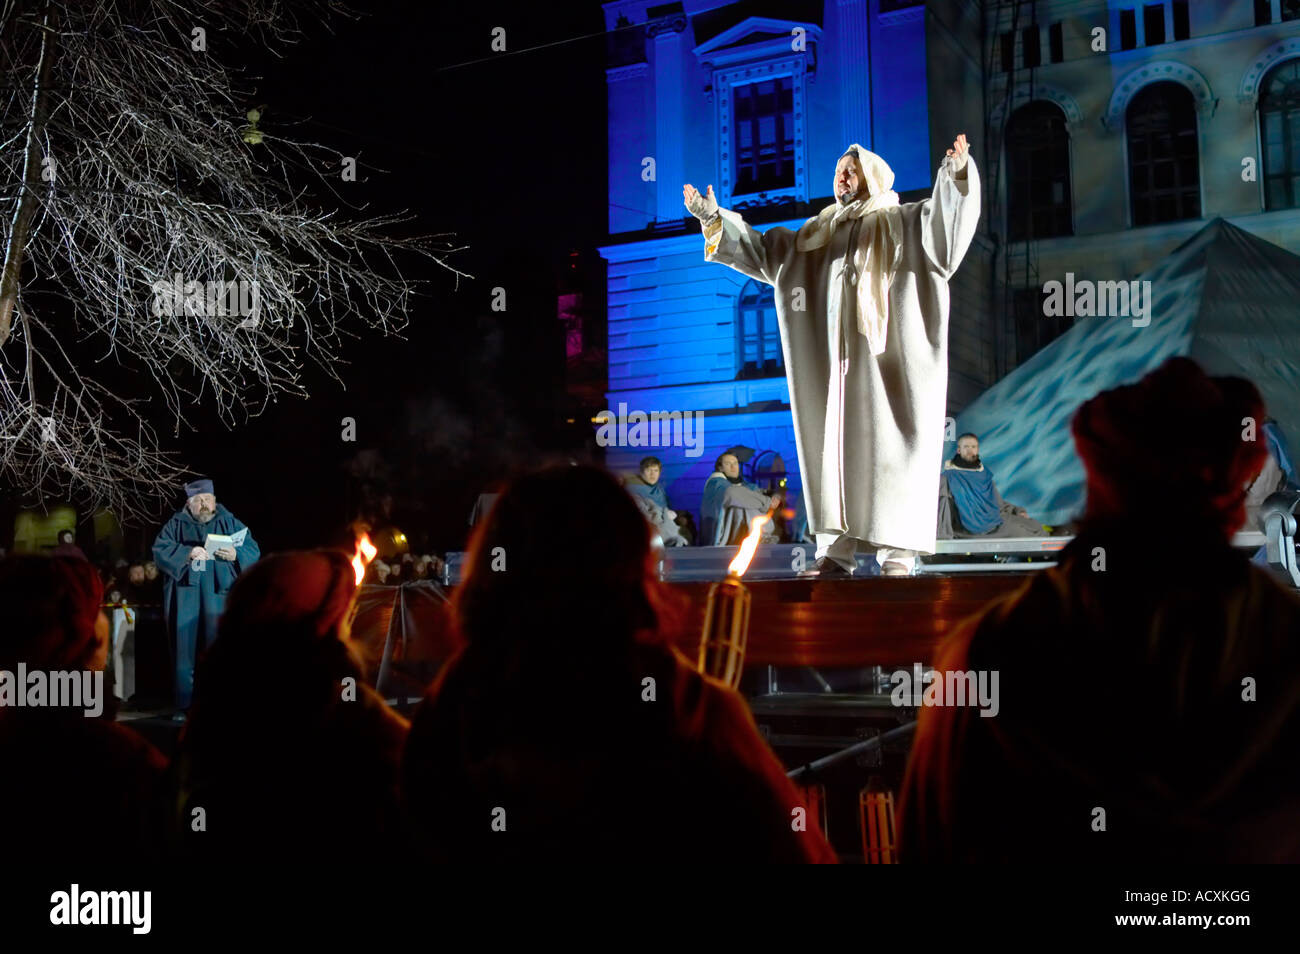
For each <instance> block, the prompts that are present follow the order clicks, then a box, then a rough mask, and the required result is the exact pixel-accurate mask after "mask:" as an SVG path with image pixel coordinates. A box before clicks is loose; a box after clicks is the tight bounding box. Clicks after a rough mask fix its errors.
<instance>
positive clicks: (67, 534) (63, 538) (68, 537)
mask: <svg viewBox="0 0 1300 954" xmlns="http://www.w3.org/2000/svg"><path fill="white" fill-rule="evenodd" d="M59 542H60V543H75V542H76V535H75V534H74V533H73V532H72V531H71V530H60V531H59Z"/></svg>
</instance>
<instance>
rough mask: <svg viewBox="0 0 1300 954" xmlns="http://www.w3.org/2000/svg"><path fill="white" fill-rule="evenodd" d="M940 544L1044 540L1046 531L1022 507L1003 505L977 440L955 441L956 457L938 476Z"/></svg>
mask: <svg viewBox="0 0 1300 954" xmlns="http://www.w3.org/2000/svg"><path fill="white" fill-rule="evenodd" d="M937 536H938V538H939V539H940V540H952V539H954V538H957V537H1044V536H1047V530H1046V529H1044V527H1043V525H1042V524H1041V523H1039V522H1038V521H1036V520H1034V519H1033V518H1032V517H1030V516H1029V513H1028V511H1026V510H1025V508H1024V507H1017V506H1016V505H1015V504H1011V503H1007V502H1006V501H1005V500H1003V499H1002V495H1001V494H1000V493H998V488H997V484H995V483H994V482H993V471H991V470H989V469H988V468H987V467H985V466H984V462H983V461H981V460H980V444H979V438H977V437H976V436H975V435H974V434H963V435H961V437H959V438H957V454H956V456H954V457H953V459H952V460H948V461H944V464H943V471H942V472H941V474H940V475H939V526H938V533H937Z"/></svg>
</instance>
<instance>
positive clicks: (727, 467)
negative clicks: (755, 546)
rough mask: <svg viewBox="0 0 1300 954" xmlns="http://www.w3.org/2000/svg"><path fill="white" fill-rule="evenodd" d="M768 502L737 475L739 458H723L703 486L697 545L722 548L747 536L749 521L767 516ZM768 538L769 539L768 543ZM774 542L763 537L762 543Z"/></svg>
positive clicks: (770, 535) (767, 497)
mask: <svg viewBox="0 0 1300 954" xmlns="http://www.w3.org/2000/svg"><path fill="white" fill-rule="evenodd" d="M771 506H772V499H771V497H770V496H769V495H767V494H765V493H763V492H762V491H761V490H759V489H758V487H757V486H756V485H755V484H751V483H749V482H748V481H746V480H745V478H743V477H742V476H741V475H740V458H738V457H737V456H736V455H735V454H730V453H728V454H723V455H721V456H720V457H719V458H718V459H717V461H716V462H715V463H714V470H713V473H712V474H710V475H709V479H708V480H707V481H705V483H704V497H703V499H702V501H701V502H700V544H701V545H702V546H712V547H725V546H730V545H731V544H732V543H735V542H736V539H737V538H743V537H744V535H745V534H747V533H748V532H749V521H750V520H751V519H753V518H754V517H760V516H762V515H763V514H765V513H767V511H768V509H769V508H770V507H771ZM769 538H771V539H769ZM774 540H775V537H774V536H773V535H772V534H766V533H765V534H764V535H763V542H764V543H770V542H773V541H774Z"/></svg>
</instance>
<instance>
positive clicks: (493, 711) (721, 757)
mask: <svg viewBox="0 0 1300 954" xmlns="http://www.w3.org/2000/svg"><path fill="white" fill-rule="evenodd" d="M555 513H563V514H567V515H569V521H570V522H569V524H568V531H569V532H568V533H567V534H566V537H565V542H564V543H563V544H557V543H556V542H555V538H554V535H553V534H551V533H550V532H549V531H548V530H547V527H548V525H549V524H550V522H551V521H552V520H553V515H554V514H555ZM466 566H467V570H466V576H465V578H464V580H463V581H462V583H461V584H460V586H459V587H458V588H457V590H456V593H455V597H454V599H453V617H454V622H455V625H456V627H457V630H458V632H459V635H460V638H461V639H462V640H463V645H462V647H461V648H460V650H459V651H458V652H457V654H456V655H455V656H454V657H453V658H452V659H451V661H450V662H448V664H447V665H446V666H445V667H444V669H443V671H442V672H441V673H440V674H439V676H438V677H437V679H436V680H435V681H434V684H433V686H432V687H431V688H430V690H429V693H428V695H427V697H426V698H425V700H424V701H423V702H422V703H421V705H420V707H419V709H418V710H417V711H416V713H415V716H414V718H413V719H412V725H411V734H410V737H409V740H408V742H407V747H406V752H405V755H404V759H403V770H402V777H403V798H404V801H405V810H406V813H407V816H408V818H409V822H410V826H411V828H412V830H413V833H414V847H415V848H416V850H417V851H418V852H420V854H421V855H423V857H425V858H426V859H428V860H432V861H506V862H538V861H555V860H563V861H565V862H566V863H572V862H582V861H595V860H597V859H599V860H604V861H608V860H611V859H612V860H636V861H638V862H643V861H644V862H654V861H660V862H672V863H675V864H677V863H683V862H688V863H689V862H691V861H713V862H760V863H761V862H833V861H835V855H834V852H833V851H832V850H831V848H830V846H829V845H828V844H827V843H826V841H825V840H824V839H823V837H822V836H821V834H820V833H818V832H817V831H816V830H815V828H814V827H813V826H808V830H807V831H801V830H796V829H799V828H802V827H803V826H801V825H799V824H797V819H798V818H799V817H800V816H801V815H803V814H805V813H801V812H798V811H796V810H797V809H800V808H804V807H805V806H804V805H803V804H802V801H801V799H800V797H799V795H798V793H797V792H796V790H795V788H794V786H793V785H792V784H791V782H790V781H789V779H787V778H786V775H785V771H784V769H783V768H782V766H781V763H780V762H779V761H778V760H777V758H776V756H775V755H774V754H773V753H772V751H771V749H770V748H768V746H767V744H766V743H765V742H764V741H763V739H762V737H761V736H760V735H759V733H758V727H757V726H756V725H755V723H754V719H753V717H752V715H751V714H750V712H749V709H748V707H747V706H746V705H745V701H744V700H743V699H742V698H741V697H740V695H738V694H737V693H735V692H734V691H732V690H731V689H729V688H727V687H726V686H724V685H723V684H722V683H720V682H717V681H716V680H714V679H711V678H709V677H707V676H703V675H701V674H700V673H698V672H697V671H696V670H695V668H694V667H693V666H692V665H691V664H690V663H689V662H687V660H686V659H685V658H684V657H683V656H682V655H681V654H680V653H679V652H677V650H676V649H674V648H673V647H672V646H671V645H670V643H669V641H668V639H667V638H666V636H667V634H670V633H672V632H673V628H674V627H676V626H680V625H681V624H682V618H683V616H684V614H683V612H682V607H681V604H680V603H678V602H676V601H675V600H673V599H671V598H670V597H669V595H668V593H667V591H666V590H665V589H664V588H663V587H661V585H660V584H659V583H658V581H657V579H656V577H655V573H654V569H653V556H652V550H651V546H650V529H649V527H648V525H647V524H646V522H645V520H644V519H643V518H642V517H641V514H640V513H639V511H638V510H637V508H636V505H635V504H634V503H633V502H632V500H631V499H630V498H629V496H628V495H627V493H626V492H624V491H623V489H622V488H621V487H620V486H619V484H618V482H617V481H616V480H615V479H614V478H613V477H612V476H610V475H609V474H606V473H604V472H603V471H600V470H597V469H595V468H591V467H580V466H561V467H557V468H551V469H547V470H542V471H539V472H537V473H533V474H531V475H528V476H525V477H523V478H521V479H520V480H518V481H516V482H515V483H514V484H512V485H511V486H509V487H508V488H507V489H506V490H505V492H504V493H503V494H502V495H501V497H500V498H499V499H498V500H497V501H496V504H495V506H494V507H493V508H492V510H491V512H490V513H489V514H488V516H487V519H486V520H485V521H484V522H482V523H480V524H479V525H478V526H477V527H476V529H475V533H474V537H473V539H472V541H471V545H470V550H469V554H468V557H467V563H466Z"/></svg>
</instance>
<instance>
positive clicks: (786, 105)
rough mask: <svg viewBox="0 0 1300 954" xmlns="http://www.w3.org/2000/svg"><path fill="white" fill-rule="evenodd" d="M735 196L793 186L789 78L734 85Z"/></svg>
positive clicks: (792, 128) (792, 122)
mask: <svg viewBox="0 0 1300 954" xmlns="http://www.w3.org/2000/svg"><path fill="white" fill-rule="evenodd" d="M734 94H735V116H736V128H735V142H736V160H735V162H736V167H735V168H736V186H735V189H734V192H735V194H738V195H741V194H747V193H754V192H763V191H765V190H768V189H781V188H789V187H790V186H793V185H794V119H793V103H794V82H793V80H792V78H791V77H788V76H787V77H781V78H780V79H776V80H764V81H762V82H761V83H751V84H749V85H746V86H737V87H735V90H734Z"/></svg>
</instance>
